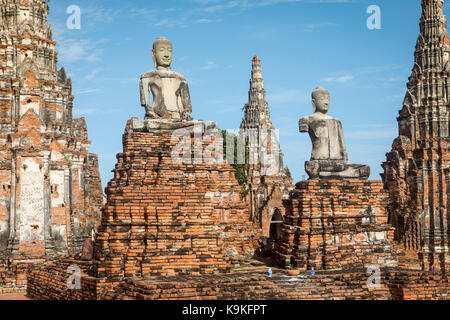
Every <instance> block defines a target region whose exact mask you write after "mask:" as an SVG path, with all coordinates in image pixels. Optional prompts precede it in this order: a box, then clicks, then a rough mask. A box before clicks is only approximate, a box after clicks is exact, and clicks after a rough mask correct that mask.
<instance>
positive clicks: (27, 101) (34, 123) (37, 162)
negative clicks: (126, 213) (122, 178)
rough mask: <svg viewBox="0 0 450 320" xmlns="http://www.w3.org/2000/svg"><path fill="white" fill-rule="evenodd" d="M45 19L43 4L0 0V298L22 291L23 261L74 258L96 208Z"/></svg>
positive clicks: (83, 137) (95, 185)
mask: <svg viewBox="0 0 450 320" xmlns="http://www.w3.org/2000/svg"><path fill="white" fill-rule="evenodd" d="M47 13H48V5H47V1H45V0H34V1H25V0H23V1H17V0H3V1H1V8H0V144H1V149H0V293H1V292H2V291H3V292H6V291H8V290H16V289H20V288H22V289H23V288H24V285H25V281H24V280H25V279H24V278H25V277H26V269H27V265H28V263H38V262H42V261H43V259H48V258H49V257H52V256H55V255H68V254H76V253H78V252H79V251H80V250H81V248H82V246H83V243H84V241H85V240H86V238H88V237H91V234H92V231H93V230H94V229H95V228H96V225H97V224H98V222H99V220H100V210H101V207H102V205H103V193H102V186H101V181H100V174H99V171H98V159H97V155H95V154H90V153H89V151H88V149H89V146H90V141H89V140H88V135H87V127H86V121H85V119H83V118H81V119H73V118H72V108H73V100H74V97H73V95H72V84H71V79H70V78H68V77H67V74H66V71H65V70H64V68H61V69H60V70H58V69H57V58H58V55H57V52H56V51H55V44H56V43H55V42H54V41H53V40H52V28H51V27H47Z"/></svg>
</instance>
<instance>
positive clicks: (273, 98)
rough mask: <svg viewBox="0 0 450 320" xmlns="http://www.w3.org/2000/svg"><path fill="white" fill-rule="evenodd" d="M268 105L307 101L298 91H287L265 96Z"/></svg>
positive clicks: (302, 93) (303, 94) (305, 95)
mask: <svg viewBox="0 0 450 320" xmlns="http://www.w3.org/2000/svg"><path fill="white" fill-rule="evenodd" d="M267 100H268V102H269V104H271V103H287V102H298V101H307V100H308V98H307V94H305V93H304V92H301V91H300V90H295V89H289V90H285V91H281V92H277V93H274V94H269V95H268V96H267Z"/></svg>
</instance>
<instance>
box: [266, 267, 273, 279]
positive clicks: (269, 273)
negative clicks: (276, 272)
mask: <svg viewBox="0 0 450 320" xmlns="http://www.w3.org/2000/svg"><path fill="white" fill-rule="evenodd" d="M267 274H268V275H269V278H272V269H269V271H268V272H267Z"/></svg>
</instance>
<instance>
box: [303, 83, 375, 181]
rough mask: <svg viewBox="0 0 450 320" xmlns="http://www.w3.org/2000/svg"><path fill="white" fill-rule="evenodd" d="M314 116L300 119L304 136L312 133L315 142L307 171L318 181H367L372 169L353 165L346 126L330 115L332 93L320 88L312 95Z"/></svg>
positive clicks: (307, 163) (306, 164) (311, 177)
mask: <svg viewBox="0 0 450 320" xmlns="http://www.w3.org/2000/svg"><path fill="white" fill-rule="evenodd" d="M312 104H313V108H314V114H313V115H310V116H307V117H304V118H302V119H300V132H308V133H309V136H310V137H311V141H312V146H313V150H312V155H311V161H307V162H306V163H305V170H306V172H307V173H308V175H309V177H310V179H311V180H315V179H344V178H349V179H367V178H368V177H369V176H370V167H369V166H366V165H359V164H349V162H348V155H347V151H346V147H345V140H344V132H343V129H342V124H341V122H340V121H339V120H338V119H335V118H332V117H330V116H329V115H328V110H329V108H330V93H329V92H328V91H327V90H326V89H325V88H322V87H318V88H317V89H315V90H314V92H313V93H312Z"/></svg>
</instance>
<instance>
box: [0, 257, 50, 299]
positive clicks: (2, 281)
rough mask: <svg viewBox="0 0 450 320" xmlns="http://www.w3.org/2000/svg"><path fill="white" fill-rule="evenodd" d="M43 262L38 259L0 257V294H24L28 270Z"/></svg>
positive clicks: (43, 260) (43, 261)
mask: <svg viewBox="0 0 450 320" xmlns="http://www.w3.org/2000/svg"><path fill="white" fill-rule="evenodd" d="M45 262H46V260H45V259H38V258H35V259H33V258H26V257H20V256H19V257H11V256H3V257H0V294H6V293H8V294H9V293H18V292H25V291H26V288H27V273H28V271H29V269H30V268H32V267H33V266H35V265H39V264H44V263H45Z"/></svg>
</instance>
